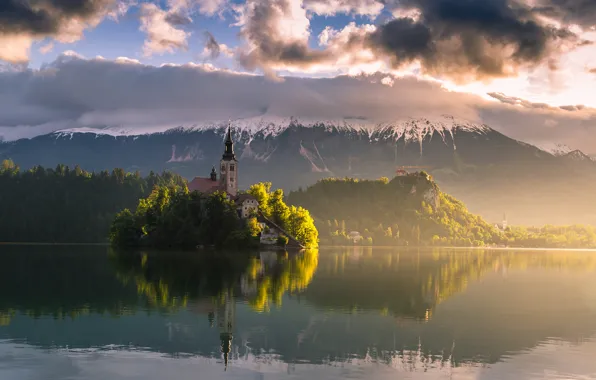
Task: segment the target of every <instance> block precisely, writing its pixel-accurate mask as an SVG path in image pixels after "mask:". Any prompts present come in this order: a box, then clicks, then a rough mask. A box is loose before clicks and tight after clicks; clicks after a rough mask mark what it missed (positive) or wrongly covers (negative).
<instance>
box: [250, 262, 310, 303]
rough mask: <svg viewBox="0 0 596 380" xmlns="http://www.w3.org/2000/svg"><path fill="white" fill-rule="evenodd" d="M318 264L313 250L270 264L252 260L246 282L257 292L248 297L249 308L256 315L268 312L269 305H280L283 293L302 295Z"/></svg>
mask: <svg viewBox="0 0 596 380" xmlns="http://www.w3.org/2000/svg"><path fill="white" fill-rule="evenodd" d="M318 263H319V254H318V252H317V251H314V250H309V251H305V252H304V253H303V254H300V255H294V256H293V257H291V258H288V257H287V255H281V256H278V258H277V260H275V261H274V262H273V263H272V264H271V263H270V264H267V263H265V262H263V261H261V262H260V263H259V262H257V261H256V260H254V259H253V261H252V265H251V266H250V269H249V271H248V276H247V280H248V283H249V284H250V285H249V286H251V287H252V288H253V289H256V292H255V294H253V295H250V296H249V300H250V305H251V306H252V307H253V309H255V310H257V311H263V310H267V309H268V308H269V306H270V305H271V304H274V305H281V300H282V296H283V295H284V294H285V293H290V294H292V293H296V292H302V291H304V290H305V289H306V287H307V286H308V285H309V284H310V282H311V281H312V278H313V276H314V274H315V271H316V269H317V265H318ZM256 268H260V269H261V270H258V269H256Z"/></svg>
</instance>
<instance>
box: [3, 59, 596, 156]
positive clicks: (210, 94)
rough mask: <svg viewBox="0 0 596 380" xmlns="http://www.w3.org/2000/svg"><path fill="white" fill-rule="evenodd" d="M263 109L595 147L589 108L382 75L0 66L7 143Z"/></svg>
mask: <svg viewBox="0 0 596 380" xmlns="http://www.w3.org/2000/svg"><path fill="white" fill-rule="evenodd" d="M503 99H505V97H504V96H503ZM263 112H266V113H267V114H268V115H271V116H279V117H289V116H295V117H300V118H315V119H321V120H324V119H335V120H337V119H341V118H345V117H355V116H357V117H361V118H364V119H368V120H369V121H370V122H375V121H379V122H380V121H393V120H398V119H404V118H408V117H423V116H424V117H433V116H439V115H442V114H450V115H453V116H455V117H460V118H465V119H468V120H472V121H476V122H486V123H488V124H489V125H491V126H493V127H495V128H497V129H499V130H501V131H502V132H504V133H506V134H508V135H511V136H513V137H517V138H523V139H525V140H530V141H549V140H554V141H557V142H561V143H566V144H568V145H570V146H573V147H577V148H581V149H585V150H587V151H594V150H596V146H594V143H593V139H588V138H586V135H587V134H589V133H592V134H593V128H595V127H596V119H595V118H594V112H593V110H591V109H583V110H577V111H574V112H568V111H564V110H561V109H555V108H545V109H541V108H536V107H520V106H519V105H516V104H515V105H511V104H505V103H501V102H498V101H487V100H484V99H482V98H480V97H477V96H474V95H469V94H462V93H454V92H449V91H446V90H445V89H443V88H441V86H440V85H439V84H437V83H434V82H426V81H421V80H418V79H415V78H397V77H392V76H388V75H386V74H378V75H372V76H359V77H348V76H339V77H336V78H330V79H314V78H311V79H309V78H294V77H288V78H286V80H285V81H284V82H274V81H269V80H267V79H265V78H263V77H262V76H256V75H247V74H238V73H235V72H230V71H224V70H217V69H215V68H213V66H210V65H190V64H189V65H184V66H174V65H165V66H161V67H154V66H147V65H142V64H140V63H138V62H135V61H133V60H125V59H121V60H118V61H108V60H103V59H93V60H85V59H82V58H80V57H77V56H75V55H73V54H70V55H67V56H62V57H60V58H59V59H58V60H56V61H55V62H53V63H52V64H50V65H47V66H46V67H44V68H43V69H42V70H40V71H33V70H28V71H24V72H4V73H0V135H3V136H4V138H5V139H7V140H10V139H15V138H18V137H26V136H34V135H37V134H41V133H47V132H51V131H54V130H58V129H64V128H103V127H106V126H109V127H117V128H119V129H124V130H128V131H130V132H131V133H134V132H138V133H142V132H146V131H154V130H165V129H167V128H171V127H176V126H179V125H193V124H195V123H197V122H202V121H209V120H227V119H230V118H231V119H236V118H243V117H255V116H259V115H262V114H263ZM553 125H561V126H565V128H559V127H553Z"/></svg>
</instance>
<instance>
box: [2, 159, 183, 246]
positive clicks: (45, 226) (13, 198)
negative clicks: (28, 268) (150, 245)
mask: <svg viewBox="0 0 596 380" xmlns="http://www.w3.org/2000/svg"><path fill="white" fill-rule="evenodd" d="M184 184H185V180H184V178H182V177H180V176H179V175H177V174H173V173H169V172H164V173H162V174H155V173H150V174H149V175H148V176H146V177H142V176H141V175H140V173H138V172H137V173H126V172H125V171H124V170H123V169H114V170H112V171H111V172H108V171H101V172H99V173H91V172H87V171H84V170H82V169H81V168H80V167H78V166H75V167H74V168H69V167H68V166H65V165H58V166H57V167H56V168H54V169H50V168H43V167H41V166H37V167H34V168H31V169H29V170H20V169H19V167H18V166H17V165H16V164H15V163H14V162H12V161H10V160H4V161H3V162H2V163H1V165H0V189H1V191H0V241H1V242H33V243H37V242H42V243H98V242H107V237H108V233H109V228H110V223H111V222H112V220H113V219H114V217H115V215H116V214H117V213H118V212H119V211H120V210H122V209H124V208H132V207H135V206H136V205H137V203H138V202H139V199H140V198H144V197H147V196H148V195H149V194H150V193H151V191H152V189H153V188H154V187H155V186H156V185H159V186H167V185H178V186H182V185H184Z"/></svg>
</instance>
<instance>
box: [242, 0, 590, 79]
mask: <svg viewBox="0 0 596 380" xmlns="http://www.w3.org/2000/svg"><path fill="white" fill-rule="evenodd" d="M570 1H571V0H568V1H567V2H566V3H565V4H566V5H565V6H563V5H561V4H558V6H559V8H561V9H567V8H572V7H571V6H570V5H569V2H570ZM563 2H564V0H551V1H550V3H563ZM385 3H386V4H385V7H386V9H390V10H392V12H393V14H394V15H396V16H397V17H396V18H394V19H392V20H390V21H388V22H386V23H384V24H381V25H378V26H372V25H360V26H357V27H354V26H349V27H350V29H351V34H350V35H346V33H345V28H344V30H341V31H336V30H332V29H331V30H330V29H329V28H328V29H326V32H325V33H326V35H325V36H323V37H324V40H325V41H324V42H325V44H324V46H325V47H326V48H325V49H312V48H310V47H309V38H310V21H309V18H308V14H307V11H310V12H314V13H317V14H323V15H332V14H336V13H350V12H353V13H359V14H370V15H375V14H378V13H379V12H380V11H381V10H382V8H380V6H381V5H382V4H380V3H377V2H375V1H365V0H334V1H325V2H323V1H318V0H310V1H309V0H305V1H304V2H303V1H302V0H272V1H265V0H249V1H248V2H247V3H246V4H244V5H242V6H238V7H236V10H237V11H238V25H239V26H241V28H242V32H241V36H242V37H243V38H244V40H245V42H246V44H245V46H244V47H243V50H242V51H243V53H242V54H241V55H240V62H241V63H242V64H243V65H244V67H246V68H247V69H249V70H255V69H261V70H262V71H264V72H265V73H267V74H272V73H273V72H275V71H277V70H282V69H309V68H310V67H313V66H317V65H319V66H322V65H327V66H335V65H337V63H338V62H339V61H341V60H346V57H347V56H350V57H351V58H350V59H349V60H348V61H349V62H350V63H351V64H353V65H358V64H360V63H370V62H371V61H372V60H376V61H382V62H388V63H389V65H390V66H391V67H393V68H394V69H400V68H402V67H403V66H404V65H410V64H417V65H419V66H420V68H421V70H422V72H424V73H426V74H430V75H433V76H435V77H443V78H449V79H452V80H455V81H458V82H471V81H475V80H484V79H492V78H498V77H509V76H514V75H516V74H517V73H518V72H519V70H520V69H533V68H535V67H537V66H539V65H546V66H548V67H550V69H551V70H556V68H557V67H556V66H557V65H556V60H557V58H558V57H559V56H560V55H561V54H562V53H564V52H568V51H571V50H573V49H575V48H577V47H579V46H583V45H585V44H589V43H590V42H589V41H585V40H583V39H582V38H581V37H580V35H578V34H577V33H576V31H572V28H569V27H567V26H566V25H565V24H564V23H563V20H564V18H561V19H560V20H559V21H558V22H559V24H560V25H559V26H557V25H555V23H552V22H547V21H545V20H544V17H543V13H544V12H545V9H546V8H544V7H542V8H540V9H534V8H531V7H529V6H528V5H527V4H524V3H521V2H520V1H516V0H466V1H461V0H400V1H395V2H393V1H390V0H386V1H385ZM551 6H554V5H553V4H551ZM561 12H562V11H561ZM551 13H553V17H554V15H555V13H557V12H554V11H553V12H551ZM559 17H562V16H561V15H559ZM342 32H343V36H342V37H343V38H342V39H341V40H335V41H334V40H333V37H335V36H339V35H341V34H342ZM319 39H320V40H321V39H322V37H321V36H319Z"/></svg>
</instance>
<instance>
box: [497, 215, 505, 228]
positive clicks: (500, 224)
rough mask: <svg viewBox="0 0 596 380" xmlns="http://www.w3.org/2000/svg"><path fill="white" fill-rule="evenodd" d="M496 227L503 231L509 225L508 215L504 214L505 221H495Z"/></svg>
mask: <svg viewBox="0 0 596 380" xmlns="http://www.w3.org/2000/svg"><path fill="white" fill-rule="evenodd" d="M495 227H496V228H497V229H499V230H501V231H505V230H506V229H507V227H508V224H507V215H503V221H502V222H501V223H495Z"/></svg>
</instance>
